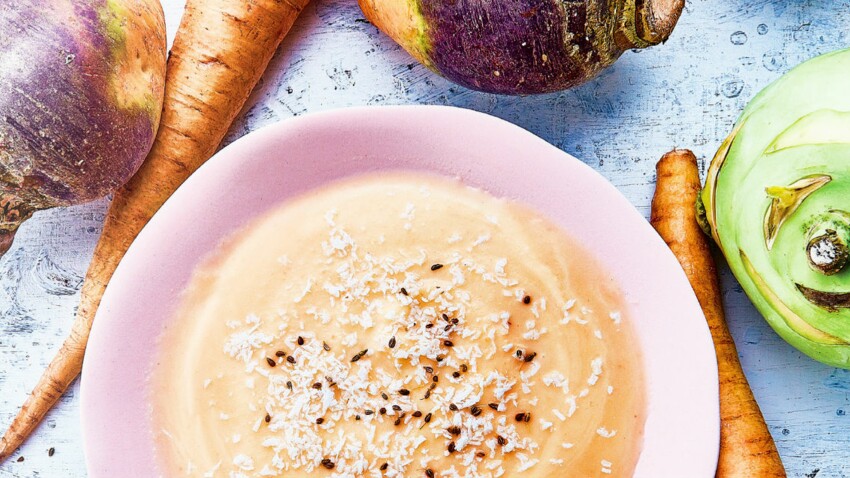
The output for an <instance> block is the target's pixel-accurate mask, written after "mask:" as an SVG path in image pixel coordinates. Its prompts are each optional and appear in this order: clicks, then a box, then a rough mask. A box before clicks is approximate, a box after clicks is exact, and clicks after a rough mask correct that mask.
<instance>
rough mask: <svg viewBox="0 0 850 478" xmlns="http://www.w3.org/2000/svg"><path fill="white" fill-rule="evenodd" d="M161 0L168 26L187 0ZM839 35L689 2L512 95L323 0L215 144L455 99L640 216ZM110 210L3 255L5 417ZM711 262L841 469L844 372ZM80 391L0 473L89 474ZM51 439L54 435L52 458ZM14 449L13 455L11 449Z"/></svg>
mask: <svg viewBox="0 0 850 478" xmlns="http://www.w3.org/2000/svg"><path fill="white" fill-rule="evenodd" d="M163 3H164V8H165V12H166V20H167V24H168V28H169V34H170V35H173V34H174V28H176V26H177V23H178V21H179V17H180V12H181V8H182V2H181V1H180V0H165V1H164V2H163ZM848 43H850V1H831V2H823V1H819V0H735V1H732V2H717V1H714V0H690V1H689V2H688V3H687V7H686V11H685V13H684V14H683V15H682V18H681V20H680V22H679V26H678V27H677V29H676V31H675V32H674V33H673V35H672V36H671V38H670V40H669V41H668V42H667V43H666V44H665V45H662V46H659V47H656V48H653V49H650V50H646V51H642V52H640V53H633V52H627V53H626V54H625V55H623V57H622V58H621V59H620V61H618V62H617V63H616V64H615V65H614V67H613V68H611V69H610V70H607V71H606V72H604V73H603V74H602V75H601V76H600V77H599V78H597V79H596V80H594V81H593V82H591V83H589V84H587V85H584V86H582V87H580V88H577V89H574V90H571V91H567V92H562V93H555V94H550V95H543V96H537V97H529V98H513V97H502V96H495V95H488V94H481V93H476V92H472V91H469V90H466V89H464V88H461V87H457V86H454V85H452V84H450V83H448V82H447V81H445V80H443V79H441V78H439V77H436V76H434V75H433V73H431V72H430V71H428V70H427V69H425V68H423V67H422V66H419V65H418V64H417V63H415V62H414V60H412V59H411V58H410V57H409V56H408V55H407V54H406V53H405V52H404V51H403V50H401V49H400V48H399V47H397V46H396V45H395V44H394V43H392V41H391V40H389V39H388V38H386V37H384V36H383V35H381V34H379V33H378V32H377V30H376V29H375V28H374V27H373V26H371V25H369V24H368V23H365V22H364V21H363V16H362V14H361V13H360V11H359V10H358V8H357V5H356V3H355V2H353V1H351V0H320V1H319V2H318V3H316V4H313V5H312V6H311V7H308V9H307V10H306V11H305V12H304V13H303V14H302V16H301V17H300V18H299V20H298V22H296V25H295V27H294V28H293V31H292V32H291V34H290V36H288V37H287V39H286V40H285V41H284V47H283V49H282V53H281V54H279V55H277V56H276V57H275V58H274V59H273V60H272V64H271V66H270V67H269V70H268V72H267V73H266V75H265V76H264V78H263V80H261V85H260V87H259V88H258V89H257V91H255V92H254V94H253V95H252V96H251V98H250V99H249V100H248V104H247V105H246V107H245V108H244V110H243V112H242V114H241V115H240V117H239V118H237V120H236V122H235V123H234V126H233V127H232V128H231V130H230V132H229V134H228V136H227V138H226V139H225V142H230V141H232V140H234V139H236V138H238V137H240V136H242V135H244V134H245V133H247V132H249V131H251V130H254V129H257V128H259V127H261V126H263V125H266V124H270V123H272V122H275V121H278V120H280V119H284V118H288V117H291V116H294V115H300V114H304V113H307V112H313V111H320V110H326V109H330V108H337V107H344V106H355V105H364V104H412V103H423V104H448V105H455V106H461V107H465V108H471V109H475V110H479V111H484V112H487V113H490V114H493V115H496V116H499V117H502V118H504V119H507V120H508V121H511V122H514V123H516V124H519V125H520V126H522V127H524V128H526V129H528V130H530V131H532V132H533V133H535V134H537V135H539V136H541V137H543V138H544V139H546V140H547V141H549V142H551V143H553V144H555V145H556V146H558V147H560V148H561V149H564V150H565V151H567V152H569V153H571V154H573V155H575V156H576V157H579V158H581V159H582V160H584V161H586V162H587V163H588V164H589V165H591V166H592V167H594V168H595V169H597V170H598V171H600V172H601V173H602V174H603V175H605V176H606V177H607V178H608V179H609V180H611V181H612V182H613V183H614V184H615V185H616V186H617V187H618V188H619V189H620V191H622V192H623V194H625V195H626V197H628V198H629V200H631V202H632V203H633V204H634V205H635V206H636V207H637V208H638V209H639V210H640V211H641V212H642V213H644V215H646V216H648V215H649V204H650V200H651V197H652V191H653V189H654V179H655V178H654V167H655V161H656V160H657V158H658V157H659V155H660V154H662V153H664V152H666V151H668V150H670V149H671V148H673V147H675V146H680V147H687V148H690V149H692V150H694V152H695V153H696V154H697V156H698V157H699V158H710V157H711V155H712V154H713V153H714V150H715V149H716V148H717V146H718V145H719V144H720V142H721V140H722V139H723V137H725V136H726V134H727V133H728V132H729V130H730V129H731V126H732V123H733V122H734V120H735V118H736V116H737V115H738V114H739V112H740V111H741V109H742V108H743V107H744V105H745V104H746V102H747V101H748V100H749V99H750V98H751V97H752V96H753V95H755V94H756V93H757V92H758V91H759V90H760V89H761V88H763V87H764V86H766V85H767V84H768V83H769V82H770V81H772V80H774V79H776V78H778V77H779V76H780V75H781V74H782V73H784V72H785V71H787V70H788V69H790V68H791V67H792V66H794V65H796V64H797V63H800V62H802V61H803V60H806V59H808V58H810V57H812V56H815V55H817V54H820V53H825V52H827V51H830V50H834V49H838V48H841V47H845V46H847V44H848ZM517 161H519V162H521V161H522V158H517ZM701 166H703V167H704V164H703V163H701ZM105 207H106V202H105V201H99V202H96V203H94V204H90V205H86V206H80V207H75V208H68V209H64V210H52V211H47V212H40V213H36V215H35V217H34V218H33V219H31V220H30V221H28V222H27V223H26V224H24V226H23V227H22V228H21V230H20V232H19V233H18V238H17V239H16V243H15V245H14V246H13V247H12V249H11V250H10V252H9V253H8V254H7V255H6V256H5V257H4V258H3V259H0V423H2V424H4V425H5V424H6V423H8V422H9V420H11V418H12V416H13V414H14V413H15V412H16V411H17V407H18V406H20V404H21V403H22V400H23V399H24V398H25V397H26V394H27V393H29V391H30V390H31V388H32V386H33V385H34V384H35V382H36V380H37V379H38V377H39V375H40V374H41V372H42V370H43V368H44V367H45V366H46V365H47V362H48V361H49V360H50V359H51V358H52V357H53V354H54V353H55V351H56V350H57V349H58V347H59V345H60V344H61V342H62V340H63V339H64V337H65V335H66V334H67V332H68V328H69V327H70V324H71V321H72V320H73V316H74V308H75V307H76V305H77V302H78V300H79V297H78V289H79V286H80V282H81V277H82V275H83V274H84V273H85V270H86V267H87V265H88V260H89V258H90V256H91V251H92V249H93V248H94V244H95V241H96V239H97V235H98V234H99V231H100V224H101V223H102V220H103V212H104V211H105ZM718 259H719V260H718V265H719V267H720V269H721V282H722V287H723V294H724V297H723V299H724V303H725V309H726V315H727V320H728V322H729V326H730V329H731V331H732V335H733V336H734V338H735V340H736V343H737V346H738V352H739V354H740V356H741V361H742V364H743V367H744V370H745V372H746V373H747V377H748V379H749V381H750V384H751V385H752V387H753V391H754V394H755V396H756V399H757V400H758V402H759V404H760V405H761V408H762V411H763V413H764V415H765V418H766V420H767V422H768V425H769V426H770V429H771V432H772V433H773V436H774V438H775V439H776V443H777V446H778V448H779V453H780V455H782V457H783V460H784V462H785V465H786V467H787V470H788V475H789V476H791V477H800V478H824V477H826V478H841V477H850V371H845V370H839V369H834V368H830V367H826V366H824V365H821V364H818V363H816V362H814V361H812V360H811V359H808V358H807V357H805V356H803V355H802V354H801V353H799V352H797V351H796V350H794V349H793V348H791V347H790V346H788V345H787V344H785V342H783V341H782V340H781V339H780V338H779V337H778V336H777V335H776V334H775V333H774V332H773V331H772V330H771V329H770V327H768V326H767V324H766V323H765V322H764V320H762V319H761V317H760V316H759V315H758V313H757V312H756V311H755V309H754V308H753V306H752V305H751V304H750V302H749V300H748V299H747V297H746V295H745V294H744V293H743V291H742V290H741V288H740V287H739V286H738V284H737V282H736V281H735V280H734V278H733V277H731V275H730V274H729V273H728V270H727V269H726V267H725V264H724V263H723V261H722V258H718ZM78 397H79V388H78V386H76V385H75V386H74V387H73V389H72V390H71V393H70V394H68V395H66V396H65V397H64V398H63V399H62V401H61V402H60V404H59V406H58V407H57V409H55V410H54V411H53V412H52V413H51V414H50V415H49V416H48V420H47V422H46V423H45V425H43V426H42V427H41V428H40V429H39V430H37V431H36V434H35V436H34V437H33V438H32V439H31V440H30V441H29V442H28V443H27V445H26V446H25V447H24V448H23V449H22V450H21V451H20V453H19V454H17V455H15V457H13V458H12V460H10V461H9V462H6V463H4V464H3V465H0V478H11V477H16V478H18V477H19V478H35V477H39V478H65V477H68V476H73V477H84V476H86V474H85V463H84V457H83V453H82V439H81V437H80V431H79V429H80V426H79V398H78ZM50 447H55V448H56V452H55V454H54V456H52V457H48V455H47V450H48V449H49V448H50ZM19 455H20V456H24V458H25V460H24V461H23V462H20V463H18V462H16V461H15V459H16V457H17V456H19ZM129 478H134V477H129ZM139 478H145V477H139Z"/></svg>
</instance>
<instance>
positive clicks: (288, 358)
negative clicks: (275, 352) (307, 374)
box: [286, 355, 295, 364]
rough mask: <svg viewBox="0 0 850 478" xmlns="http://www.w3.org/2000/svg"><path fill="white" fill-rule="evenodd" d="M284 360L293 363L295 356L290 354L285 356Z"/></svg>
mask: <svg viewBox="0 0 850 478" xmlns="http://www.w3.org/2000/svg"><path fill="white" fill-rule="evenodd" d="M286 361H287V362H289V363H291V364H295V357H293V356H292V355H290V356H288V357H286Z"/></svg>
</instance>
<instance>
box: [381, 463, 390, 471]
mask: <svg viewBox="0 0 850 478" xmlns="http://www.w3.org/2000/svg"><path fill="white" fill-rule="evenodd" d="M389 466H390V464H389V463H387V462H384V464H383V465H381V471H384V470H386V469H387V468H389Z"/></svg>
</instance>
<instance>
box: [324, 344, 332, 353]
mask: <svg viewBox="0 0 850 478" xmlns="http://www.w3.org/2000/svg"><path fill="white" fill-rule="evenodd" d="M322 348H323V349H325V352H330V351H331V346H330V345H328V343H327V342H322Z"/></svg>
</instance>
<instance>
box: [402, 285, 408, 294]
mask: <svg viewBox="0 0 850 478" xmlns="http://www.w3.org/2000/svg"><path fill="white" fill-rule="evenodd" d="M401 293H402V294H404V295H408V294H407V289H405V288H404V287H402V288H401Z"/></svg>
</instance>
